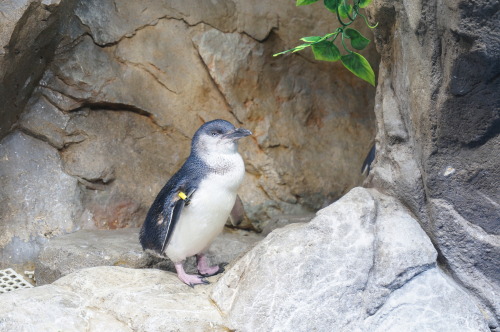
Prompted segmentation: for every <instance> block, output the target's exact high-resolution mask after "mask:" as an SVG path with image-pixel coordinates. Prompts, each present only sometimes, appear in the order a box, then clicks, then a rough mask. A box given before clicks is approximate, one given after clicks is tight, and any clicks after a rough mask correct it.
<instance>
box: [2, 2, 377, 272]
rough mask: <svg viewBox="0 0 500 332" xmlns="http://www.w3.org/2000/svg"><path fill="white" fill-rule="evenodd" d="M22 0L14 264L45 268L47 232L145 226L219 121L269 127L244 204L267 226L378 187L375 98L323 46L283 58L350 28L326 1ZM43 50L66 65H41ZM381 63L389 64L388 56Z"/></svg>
mask: <svg viewBox="0 0 500 332" xmlns="http://www.w3.org/2000/svg"><path fill="white" fill-rule="evenodd" d="M9 3H10V2H9ZM13 3H14V4H15V5H16V6H17V7H15V8H16V9H15V10H14V9H12V7H11V6H14V5H12V4H10V5H9V4H5V3H2V4H1V5H0V10H1V11H2V14H3V16H5V17H8V25H6V26H8V27H9V29H10V30H5V32H4V33H3V34H2V43H3V44H2V51H3V54H2V56H3V57H2V61H3V62H2V66H3V67H2V71H3V72H4V73H6V74H5V75H4V76H3V77H2V84H3V89H2V90H1V91H0V95H1V96H2V98H5V99H6V100H12V99H13V98H18V99H20V100H22V102H20V103H17V104H12V103H6V104H5V105H7V104H8V105H10V106H9V107H7V106H3V109H2V110H1V111H2V114H4V115H5V116H6V117H8V119H9V120H8V121H5V122H3V124H4V125H5V128H4V127H2V128H3V129H2V130H1V135H2V136H3V139H2V141H1V142H0V150H1V155H0V181H1V183H0V188H1V189H0V218H1V223H0V234H1V235H0V248H2V249H0V266H6V265H12V264H23V263H26V262H31V261H32V260H33V259H34V257H36V254H37V252H38V250H39V248H40V246H41V245H42V244H43V243H44V242H45V241H46V240H47V239H49V238H51V237H53V236H57V235H61V234H64V233H68V232H72V231H75V230H77V229H93V228H99V229H116V228H123V227H137V226H140V225H141V223H142V221H143V219H144V216H145V214H146V211H147V209H148V207H149V205H150V204H151V202H152V201H153V199H154V197H155V195H156V194H157V192H158V191H159V190H160V189H161V187H162V186H163V184H164V183H165V182H166V180H167V179H168V178H169V177H170V176H171V175H172V174H173V173H174V172H175V171H176V170H177V169H178V168H179V167H180V165H181V164H182V163H183V161H184V160H185V158H186V157H187V156H188V154H189V145H190V138H191V136H192V135H193V133H194V132H195V131H196V129H197V128H198V127H199V126H200V125H201V124H202V123H203V122H205V121H208V120H212V119H215V118H223V119H226V120H229V121H231V122H233V123H234V124H235V125H237V126H242V127H246V128H248V129H250V130H252V131H253V132H254V136H253V137H252V139H248V140H245V141H243V142H242V143H241V147H240V150H241V153H242V155H243V158H244V159H245V162H246V166H247V174H246V179H245V182H244V184H243V186H242V189H241V192H240V197H241V198H242V201H243V204H244V206H245V209H246V212H247V214H248V216H249V217H250V219H252V220H254V221H257V222H259V221H264V220H266V219H269V218H270V217H272V216H273V215H275V214H277V213H295V214H301V213H306V212H311V211H314V210H315V209H318V208H321V207H323V206H325V205H327V204H329V203H331V202H332V201H334V200H335V199H337V198H338V197H340V196H341V195H342V194H343V193H345V192H346V191H348V190H349V189H350V188H352V187H354V186H355V185H358V184H360V183H361V181H362V180H363V178H362V176H361V174H360V173H359V171H358V170H359V169H360V167H361V164H362V161H363V158H364V156H365V155H366V153H367V151H368V150H369V148H370V144H371V141H372V139H373V137H374V132H375V125H374V121H375V118H374V114H373V100H374V94H375V91H374V89H373V88H372V87H370V86H369V85H368V84H366V83H365V82H363V81H361V80H359V79H357V78H355V77H354V76H353V75H352V74H350V73H349V72H348V71H347V70H345V69H344V68H342V66H341V65H338V64H333V65H332V64H331V63H324V62H318V61H315V60H314V59H313V58H312V56H311V55H310V54H309V53H304V54H300V55H299V54H295V55H292V56H287V57H281V58H273V57H272V54H274V53H276V52H279V51H281V50H284V49H286V48H288V47H292V46H295V45H296V44H297V43H299V38H300V37H302V36H304V35H310V34H321V33H324V32H327V31H330V30H331V29H333V28H334V27H335V26H334V25H333V23H334V21H332V19H331V18H332V16H331V15H330V13H328V12H327V11H326V10H323V9H322V8H320V7H319V6H318V7H314V8H313V7H310V8H306V7H303V8H297V7H295V5H294V3H293V2H290V1H285V0H282V1H274V2H270V3H265V4H263V3H261V2H256V1H229V0H226V1H215V2H200V1H160V0H148V1H140V2H137V1H134V2H130V1H129V2H125V1H101V0H99V1H97V0H94V1H87V0H86V1H83V0H82V1H78V0H60V1H41V2H40V1H14V2H13ZM39 12H42V13H44V15H45V16H43V17H42V18H40V17H39V15H41V14H39ZM37 15H38V16H37ZM27 21H29V22H31V21H33V22H34V23H33V24H32V25H26V24H25V22H27ZM35 23H36V24H35ZM49 23H50V24H49ZM23 31H25V33H24V34H23V33H21V32H23ZM35 34H36V35H38V36H40V37H39V38H34V35H35ZM365 34H367V35H368V34H369V32H368V31H366V32H365ZM28 37H29V38H28ZM14 45H23V48H22V49H19V50H20V53H19V52H18V51H19V50H18V48H16V47H14ZM37 52H38V53H40V52H42V53H43V52H47V53H50V56H49V55H47V56H46V57H44V59H45V60H44V61H38V60H37V61H34V60H33V59H32V57H37V56H38V55H37V54H38V53H37ZM367 55H368V57H369V60H370V61H371V62H372V64H374V67H377V66H376V63H377V61H378V55H377V53H376V51H375V49H374V47H372V48H371V49H369V50H368V51H367ZM25 58H26V59H27V60H25ZM24 71H26V72H30V73H33V75H32V76H30V77H31V79H30V80H29V82H30V83H29V84H28V85H27V88H26V90H25V91H24V90H23V91H24V92H23V93H22V94H21V92H20V90H19V89H18V87H16V86H17V85H15V84H14V85H13V83H15V82H14V81H13V79H12V75H11V76H9V74H8V73H10V72H13V73H14V74H15V75H17V76H16V77H17V79H18V80H22V81H23V83H24V80H25V78H24V77H25V76H26V75H25V74H23V73H24ZM23 75H24V76H23ZM16 84H17V83H16ZM28 88H29V89H28ZM332 179H334V180H332Z"/></svg>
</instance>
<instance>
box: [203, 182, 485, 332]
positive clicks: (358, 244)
mask: <svg viewBox="0 0 500 332" xmlns="http://www.w3.org/2000/svg"><path fill="white" fill-rule="evenodd" d="M436 258H437V252H436V251H435V249H434V247H433V246H432V243H431V242H430V240H429V238H428V237H427V236H426V234H425V232H424V231H423V230H422V228H421V227H420V225H419V224H418V222H417V221H416V220H415V219H414V218H413V217H412V216H411V214H410V213H409V212H408V210H407V209H406V208H405V207H403V206H402V205H401V204H400V203H398V202H397V201H396V200H395V199H393V198H391V197H388V196H385V195H383V194H381V193H379V192H377V191H375V190H370V191H369V190H366V189H362V188H355V189H353V190H351V191H350V192H349V193H348V194H347V195H346V196H344V197H343V198H342V199H340V200H339V201H337V202H336V203H334V204H332V205H330V206H329V207H327V208H325V209H323V210H320V211H319V212H318V214H317V216H316V218H314V219H313V220H312V221H311V222H309V223H307V224H291V225H289V226H286V227H284V228H281V229H277V230H275V231H273V232H272V233H270V234H269V235H268V236H267V237H266V238H265V239H264V240H263V241H261V242H260V243H259V244H257V245H256V246H255V247H254V248H253V249H252V250H250V251H249V252H248V253H246V254H245V255H244V256H243V257H242V258H241V259H240V260H239V261H237V262H236V263H235V264H234V265H233V266H232V268H231V269H230V270H228V271H227V272H226V273H225V274H224V275H223V276H222V277H221V278H220V279H219V281H218V283H217V284H216V285H215V287H214V289H213V292H212V295H211V297H212V299H213V300H214V302H215V303H216V304H217V306H218V307H219V309H220V310H221V312H222V313H223V315H224V316H226V317H227V320H228V321H227V324H228V327H229V328H230V329H235V330H238V331H269V330H275V329H279V330H284V331H291V330H293V331H312V330H316V331H331V330H336V331H385V330H386V329H388V328H390V329H392V330H396V329H398V330H401V328H402V329H404V330H408V331H418V330H422V329H433V330H434V328H435V327H436V328H437V330H439V331H457V330H460V331H488V326H487V324H486V322H485V319H484V317H483V316H482V314H481V312H480V310H479V309H478V308H477V307H476V306H475V305H474V302H473V301H472V300H471V298H470V296H469V295H468V294H466V293H465V292H463V291H462V290H460V288H459V287H458V285H456V284H455V283H454V282H453V281H452V280H451V279H450V278H449V277H446V276H444V275H443V273H442V272H441V271H440V269H439V268H438V267H437V265H436ZM422 308H426V310H425V311H422ZM311 317H314V319H311ZM433 323H435V325H432V324H433Z"/></svg>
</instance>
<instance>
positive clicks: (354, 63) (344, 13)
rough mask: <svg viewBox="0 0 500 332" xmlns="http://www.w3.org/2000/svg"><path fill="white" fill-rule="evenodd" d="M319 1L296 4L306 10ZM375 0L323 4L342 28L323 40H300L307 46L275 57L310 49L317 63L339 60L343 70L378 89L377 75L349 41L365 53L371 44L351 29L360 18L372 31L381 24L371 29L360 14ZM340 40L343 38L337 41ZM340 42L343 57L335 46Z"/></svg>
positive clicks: (328, 0) (334, 0)
mask: <svg viewBox="0 0 500 332" xmlns="http://www.w3.org/2000/svg"><path fill="white" fill-rule="evenodd" d="M317 1H319V0H297V3H296V5H297V6H304V5H309V4H312V3H315V2H317ZM371 1H372V0H324V4H325V7H326V8H327V9H328V10H329V11H331V12H332V13H334V14H336V16H337V20H338V21H339V23H340V25H341V26H340V27H339V28H337V29H336V30H335V31H334V32H331V33H327V34H326V35H324V36H310V37H303V38H301V39H300V40H301V41H303V42H304V44H301V45H298V46H296V47H294V48H292V49H289V50H286V51H283V52H279V53H276V54H274V55H273V56H278V55H282V54H287V53H295V52H299V51H302V50H303V49H306V48H308V47H311V49H312V52H313V54H314V58H315V59H316V60H323V61H338V60H340V61H341V62H342V64H343V65H344V67H346V68H347V69H348V70H349V71H350V72H352V73H353V74H354V75H356V76H357V77H359V78H361V79H363V80H365V81H367V82H368V83H370V84H371V85H373V86H375V73H374V72H373V69H372V67H371V65H370V63H369V62H368V61H367V60H366V59H365V57H364V56H362V55H361V54H359V53H356V52H354V51H352V50H350V49H349V47H348V46H347V44H346V41H347V40H349V41H350V44H351V47H352V48H353V49H355V50H363V49H364V48H365V47H366V46H368V44H369V43H370V40H369V39H368V38H366V37H365V36H363V35H362V34H361V33H360V32H359V31H357V30H356V29H353V28H349V25H351V24H352V23H353V22H354V21H355V20H356V19H357V18H358V17H362V18H363V19H364V21H365V23H366V25H367V26H368V27H369V28H370V29H374V28H376V27H377V25H378V24H375V25H374V26H371V25H370V24H369V23H368V19H367V18H366V16H365V15H363V14H361V13H360V12H359V10H360V9H361V8H365V7H366V6H368V5H369V4H370V2H371ZM339 36H340V38H338V37H339ZM337 39H340V43H341V45H342V49H343V50H344V51H345V52H346V53H347V54H342V53H341V52H340V49H339V47H337V46H336V45H335V41H336V40H337Z"/></svg>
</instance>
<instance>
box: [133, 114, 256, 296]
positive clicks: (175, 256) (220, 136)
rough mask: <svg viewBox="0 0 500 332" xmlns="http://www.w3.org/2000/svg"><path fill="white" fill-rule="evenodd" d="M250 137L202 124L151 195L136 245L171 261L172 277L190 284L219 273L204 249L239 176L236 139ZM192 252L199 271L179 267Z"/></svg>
mask: <svg viewBox="0 0 500 332" xmlns="http://www.w3.org/2000/svg"><path fill="white" fill-rule="evenodd" d="M249 135H252V133H251V132H250V131H249V130H247V129H243V128H236V127H235V126H233V125H232V124H231V123H230V122H228V121H225V120H220V119H218V120H213V121H210V122H207V123H205V124H203V125H202V126H201V127H200V128H199V129H198V130H197V131H196V133H195V134H194V136H193V139H192V141H191V153H190V155H189V157H188V158H187V160H186V161H185V163H184V164H183V165H182V167H181V168H180V169H179V170H178V171H177V173H175V174H174V175H173V176H172V177H171V178H170V180H168V181H167V183H166V184H165V186H164V187H163V188H162V189H161V191H160V192H159V194H158V195H157V196H156V199H155V200H154V202H153V204H152V205H151V207H150V209H149V211H148V213H147V215H146V219H145V221H144V223H143V225H142V228H141V231H140V233H139V239H140V242H141V245H142V248H143V249H144V250H145V251H147V252H150V253H152V254H155V255H157V256H160V257H165V256H166V257H168V258H170V260H172V261H173V262H174V265H175V269H176V271H177V276H178V278H179V279H180V280H181V281H182V282H184V283H185V284H187V285H188V286H191V287H193V286H194V285H198V284H208V283H209V282H208V281H207V280H206V279H205V277H209V276H213V275H216V274H218V273H221V272H223V271H224V267H223V266H218V265H216V266H209V264H208V261H207V258H206V256H205V254H204V251H205V250H206V249H207V248H208V246H209V245H210V244H211V242H212V241H213V240H214V239H215V237H216V236H217V235H219V234H220V233H221V232H222V230H223V228H224V224H225V223H226V220H227V218H228V217H229V214H230V212H231V210H232V208H233V206H234V204H235V200H236V192H237V191H238V188H239V186H240V184H241V182H242V181H243V177H244V175H245V165H244V163H243V158H242V157H241V155H240V154H239V153H238V140H239V139H241V138H243V137H246V136H249ZM194 255H196V259H197V268H198V272H199V275H190V274H187V273H186V272H185V271H184V265H183V264H184V261H185V259H186V258H187V257H190V256H194Z"/></svg>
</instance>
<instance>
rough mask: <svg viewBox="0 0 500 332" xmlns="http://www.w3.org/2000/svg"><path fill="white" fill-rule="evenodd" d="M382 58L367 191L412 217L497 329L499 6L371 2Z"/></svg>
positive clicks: (481, 2) (499, 250) (499, 267)
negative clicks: (395, 202)
mask: <svg viewBox="0 0 500 332" xmlns="http://www.w3.org/2000/svg"><path fill="white" fill-rule="evenodd" d="M370 12H371V15H372V20H373V21H377V22H379V28H378V29H375V30H374V31H375V36H376V38H375V40H376V43H377V49H378V50H379V52H380V54H381V64H380V70H379V78H378V89H377V96H376V102H375V105H376V106H375V113H376V116H377V124H378V131H377V138H376V140H377V159H376V163H375V165H374V167H373V171H372V173H371V174H372V178H371V179H370V181H369V182H368V185H369V186H373V187H377V188H380V189H381V190H383V191H384V192H387V193H389V194H390V195H392V196H394V197H397V198H399V199H400V200H401V201H402V202H403V203H404V204H405V205H406V206H408V207H409V208H410V210H411V211H412V213H414V214H415V216H416V217H417V220H419V222H420V223H421V225H422V227H423V228H424V230H425V231H426V232H427V234H428V235H429V236H430V238H431V239H432V242H433V243H434V244H435V245H436V247H437V249H438V251H439V252H440V254H441V257H440V261H441V262H442V263H443V264H445V266H446V269H448V270H449V271H450V272H451V274H452V275H453V277H454V278H456V279H457V280H458V281H459V282H460V283H461V284H462V285H463V286H465V287H466V288H467V289H468V290H469V291H470V292H471V293H472V294H475V295H477V299H478V301H479V302H480V303H481V306H482V311H483V312H484V314H485V315H486V316H487V317H488V319H489V324H490V327H491V329H493V330H499V329H500V321H499V317H500V301H499V299H500V277H499V276H500V264H499V263H498V262H499V259H500V237H499V234H500V222H499V221H500V191H499V190H498V188H499V187H500V158H499V156H500V135H499V133H500V111H499V110H500V109H499V105H500V95H499V94H498V91H499V90H500V80H499V79H498V77H499V73H500V62H499V61H498V59H499V58H500V48H499V47H498V39H499V38H500V25H499V24H498V20H499V13H500V12H499V10H498V4H495V5H492V3H491V1H488V0H475V1H462V0H461V1H444V2H439V1H434V0H432V1H403V2H394V1H385V0H381V1H375V2H374V4H373V6H371V7H370Z"/></svg>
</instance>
